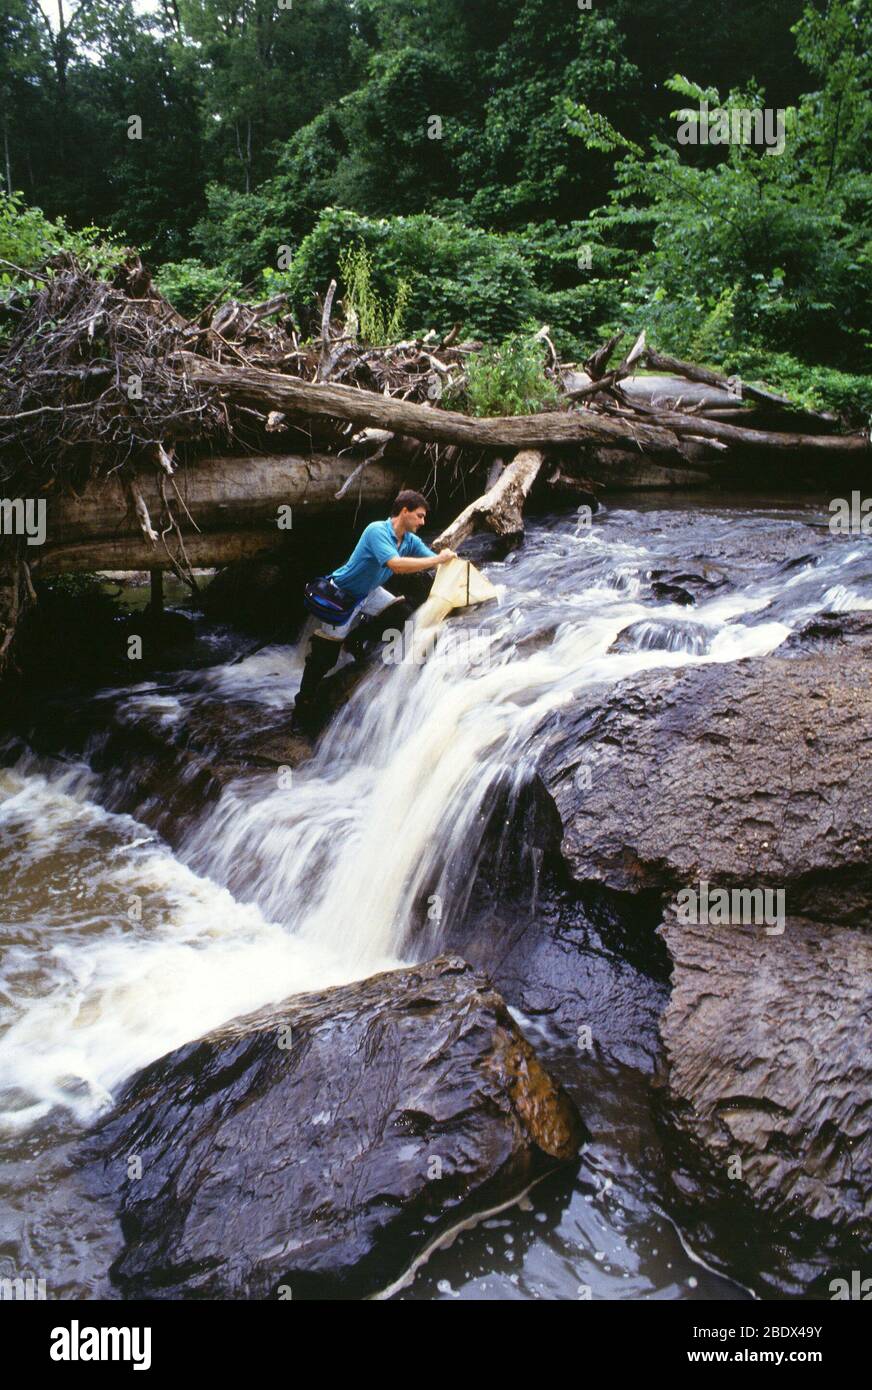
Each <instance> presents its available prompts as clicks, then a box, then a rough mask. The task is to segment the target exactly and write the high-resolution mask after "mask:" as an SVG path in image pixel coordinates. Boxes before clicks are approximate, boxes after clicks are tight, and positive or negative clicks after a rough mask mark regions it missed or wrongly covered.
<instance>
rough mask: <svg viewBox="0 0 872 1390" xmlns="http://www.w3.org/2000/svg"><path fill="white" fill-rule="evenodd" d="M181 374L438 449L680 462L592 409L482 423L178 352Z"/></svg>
mask: <svg viewBox="0 0 872 1390" xmlns="http://www.w3.org/2000/svg"><path fill="white" fill-rule="evenodd" d="M176 360H177V362H178V364H179V367H180V369H182V370H184V371H185V373H186V374H187V375H188V376H189V377H190V379H191V380H192V381H196V382H198V383H199V384H201V385H204V386H217V387H220V388H222V389H223V390H224V392H225V393H226V395H227V396H228V397H229V398H230V399H231V400H232V401H233V402H234V403H236V402H240V403H244V404H254V405H259V406H267V407H268V408H269V409H271V410H283V411H291V412H294V413H296V414H304V415H315V416H324V415H328V416H333V417H334V418H336V419H340V420H350V421H351V422H352V423H353V424H356V425H367V426H370V427H374V428H376V429H384V430H390V431H391V432H392V433H393V434H404V435H411V436H412V437H413V438H415V439H422V440H428V441H432V442H434V443H437V444H457V445H460V446H462V447H467V448H470V447H472V448H478V449H505V448H509V449H515V450H518V449H539V448H547V447H548V446H549V445H554V444H582V443H585V442H588V441H589V442H591V443H595V444H613V445H615V446H618V447H621V446H623V447H625V448H626V447H627V446H629V445H635V446H636V447H637V448H639V449H640V450H643V451H644V452H646V453H649V454H654V455H656V456H657V457H659V458H671V459H673V460H674V461H675V462H676V463H680V462H682V459H681V450H680V446H679V443H678V440H677V438H676V436H675V435H674V434H673V433H672V432H671V431H670V430H667V429H663V428H661V427H659V426H652V425H649V424H647V423H645V422H641V421H640V422H639V423H638V424H636V423H634V424H633V425H632V427H629V426H627V425H626V424H624V423H622V422H620V421H617V420H614V419H611V418H610V417H609V416H606V415H598V414H595V413H594V412H593V411H588V410H577V411H554V412H552V413H548V414H542V415H514V416H506V417H505V418H491V419H476V418H475V417H473V416H469V415H461V414H460V413H459V412H457V411H453V410H437V409H434V408H433V407H432V406H429V405H416V404H415V403H414V402H412V401H400V400H396V399H393V398H391V397H390V396H381V395H377V394H376V393H375V392H373V391H361V390H359V389H356V388H354V387H350V386H336V385H332V384H328V383H317V384H313V383H310V382H306V381H300V380H299V379H297V378H296V377H288V376H282V375H280V374H279V373H278V372H267V371H262V370H260V369H258V368H253V367H236V366H227V365H226V364H223V363H218V362H211V361H208V360H206V359H204V358H201V357H196V356H194V355H193V354H192V353H179V354H178V356H177V359H176Z"/></svg>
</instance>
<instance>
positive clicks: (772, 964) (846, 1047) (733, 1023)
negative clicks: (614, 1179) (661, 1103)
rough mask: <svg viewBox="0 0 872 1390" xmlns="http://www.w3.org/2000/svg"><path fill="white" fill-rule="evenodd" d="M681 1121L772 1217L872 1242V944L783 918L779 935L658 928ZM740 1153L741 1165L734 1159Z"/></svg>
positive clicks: (665, 1025)
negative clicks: (668, 963) (666, 960)
mask: <svg viewBox="0 0 872 1390" xmlns="http://www.w3.org/2000/svg"><path fill="white" fill-rule="evenodd" d="M661 934H662V935H663V937H664V938H665V940H666V943H667V946H668V948H669V952H670V955H671V957H672V960H673V965H674V971H673V980H674V983H673V989H672V994H671V997H670V1000H669V1004H668V1006H667V1008H666V1011H665V1013H664V1015H663V1018H662V1021H661V1034H662V1037H663V1043H664V1047H665V1050H666V1059H667V1063H668V1070H669V1086H670V1092H671V1097H672V1102H673V1110H674V1115H675V1117H676V1118H677V1120H678V1122H679V1124H680V1125H681V1127H682V1129H683V1130H684V1131H685V1133H686V1134H687V1135H688V1136H689V1137H690V1138H692V1139H693V1140H695V1141H696V1142H697V1143H699V1144H701V1145H703V1146H704V1147H705V1149H706V1150H707V1151H708V1153H709V1155H710V1157H711V1159H712V1161H713V1163H714V1164H715V1165H716V1166H717V1167H719V1168H720V1170H721V1175H722V1177H723V1178H725V1179H727V1180H728V1181H736V1182H742V1183H744V1184H745V1185H746V1186H747V1187H748V1188H749V1189H750V1190H751V1192H752V1193H753V1194H754V1197H755V1200H756V1201H757V1202H758V1204H759V1205H760V1206H762V1207H764V1208H765V1209H766V1210H767V1211H768V1212H769V1213H770V1214H771V1215H772V1216H774V1217H776V1218H779V1219H782V1220H784V1221H785V1222H786V1221H789V1220H790V1219H792V1218H793V1217H795V1216H796V1215H797V1213H798V1212H802V1213H804V1214H805V1215H806V1216H808V1217H810V1218H812V1219H814V1220H820V1221H826V1222H829V1223H831V1224H832V1225H834V1226H836V1227H838V1228H839V1230H841V1231H842V1232H843V1233H844V1234H846V1235H850V1236H856V1237H857V1238H858V1240H859V1241H863V1242H864V1243H865V1245H866V1248H867V1249H868V1246H869V1242H870V1239H872V1130H870V1127H869V1118H868V1106H869V1095H870V1090H872V1060H870V1050H869V1037H870V1025H872V986H870V981H872V937H870V936H869V935H868V934H867V933H865V932H859V931H854V930H852V929H850V928H846V927H838V926H827V925H824V924H822V923H819V922H813V921H810V920H808V919H803V918H792V917H788V918H787V919H786V920H785V924H784V932H783V933H782V934H779V935H771V936H767V935H766V933H765V931H763V930H761V929H760V928H759V927H755V926H741V925H736V926H712V925H692V924H690V923H686V922H682V921H678V920H677V918H676V915H675V913H674V912H669V913H667V916H666V921H665V923H664V925H663V927H662V928H661ZM736 1159H738V1160H739V1164H738V1165H737V1164H736Z"/></svg>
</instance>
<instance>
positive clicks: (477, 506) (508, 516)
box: [432, 449, 545, 550]
mask: <svg viewBox="0 0 872 1390" xmlns="http://www.w3.org/2000/svg"><path fill="white" fill-rule="evenodd" d="M544 462H545V456H544V454H541V453H540V452H539V451H538V450H536V449H525V450H522V452H521V453H519V454H516V455H515V457H514V458H513V459H512V462H511V463H510V464H508V466H507V467H506V468H504V469H503V471H502V473H501V474H500V475H499V477H498V478H497V480H496V482H495V483H494V484H493V486H492V487H491V488H489V489H488V491H487V492H486V493H484V495H483V496H482V497H479V498H477V499H476V501H475V502H470V504H469V506H468V507H465V508H464V510H463V511H462V512H461V513H460V516H458V517H457V518H456V519H455V520H454V521H452V523H451V525H450V526H446V528H445V530H444V531H443V532H442V533H441V535H439V536H437V537H436V539H435V541H434V542H433V546H432V548H433V550H444V549H445V548H446V546H447V547H449V548H450V549H451V550H454V549H455V548H456V547H457V546H458V545H460V543H461V541H464V540H466V538H467V537H468V536H471V535H472V534H473V532H475V531H479V530H481V529H482V527H484V528H485V529H487V530H488V531H493V532H495V533H496V535H498V536H507V537H508V536H521V535H523V533H524V503H525V501H526V500H527V495H528V493H529V491H530V488H531V487H532V486H533V484H534V482H535V481H536V478H537V477H538V475H539V470H540V468H541V467H542V465H543V463H544Z"/></svg>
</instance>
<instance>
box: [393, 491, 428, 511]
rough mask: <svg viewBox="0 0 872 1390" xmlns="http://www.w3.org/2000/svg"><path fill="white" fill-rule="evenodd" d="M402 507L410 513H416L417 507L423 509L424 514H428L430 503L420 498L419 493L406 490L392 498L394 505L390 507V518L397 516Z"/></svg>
mask: <svg viewBox="0 0 872 1390" xmlns="http://www.w3.org/2000/svg"><path fill="white" fill-rule="evenodd" d="M404 507H405V508H407V509H408V511H410V512H416V511H417V510H418V508H419V507H423V508H424V511H425V512H429V510H430V503H429V502H428V501H427V498H426V497H422V495H421V493H420V492H412V491H411V490H410V489H408V488H407V489H406V490H405V491H404V492H400V493H398V494H397V496H396V497H395V498H394V505H393V506H392V507H391V516H399V514H400V512H401V511H402V510H403V508H404Z"/></svg>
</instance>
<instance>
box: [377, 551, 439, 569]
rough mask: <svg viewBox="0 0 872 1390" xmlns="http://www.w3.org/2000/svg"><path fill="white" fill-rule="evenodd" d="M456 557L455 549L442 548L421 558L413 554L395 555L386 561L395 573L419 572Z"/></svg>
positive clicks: (434, 567)
mask: <svg viewBox="0 0 872 1390" xmlns="http://www.w3.org/2000/svg"><path fill="white" fill-rule="evenodd" d="M455 558H456V557H455V554H454V551H453V550H440V551H439V554H438V555H424V556H422V557H421V559H420V560H419V559H417V558H416V557H414V556H412V555H393V556H392V557H391V558H390V560H386V561H385V563H386V565H387V567H388V569H389V570H391V571H392V573H393V574H419V573H420V572H421V570H432V569H436V568H437V566H439V565H447V564H448V561H449V560H453V559H455Z"/></svg>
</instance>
